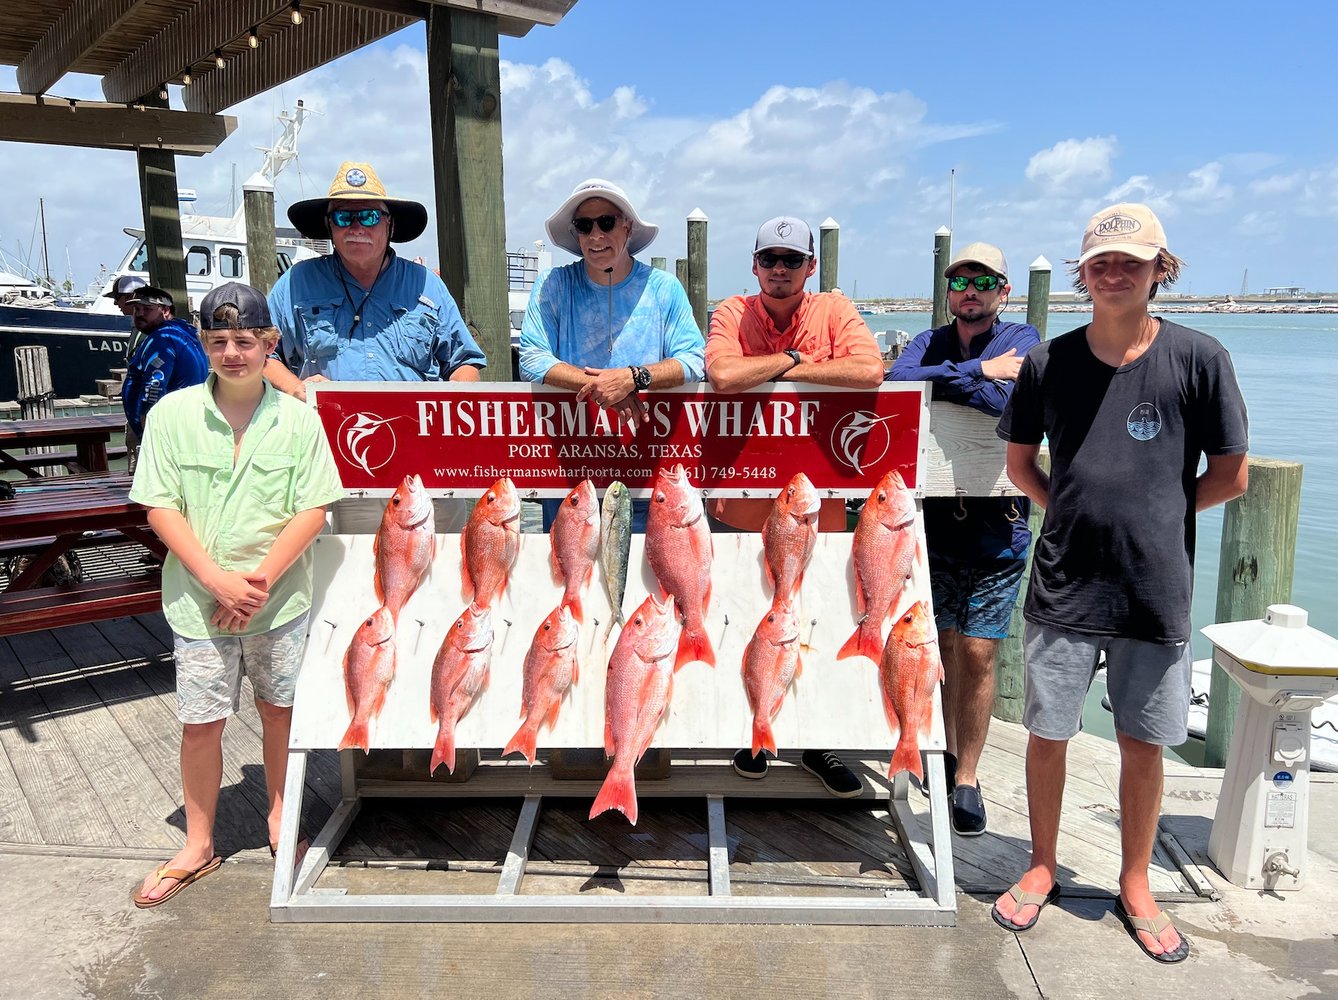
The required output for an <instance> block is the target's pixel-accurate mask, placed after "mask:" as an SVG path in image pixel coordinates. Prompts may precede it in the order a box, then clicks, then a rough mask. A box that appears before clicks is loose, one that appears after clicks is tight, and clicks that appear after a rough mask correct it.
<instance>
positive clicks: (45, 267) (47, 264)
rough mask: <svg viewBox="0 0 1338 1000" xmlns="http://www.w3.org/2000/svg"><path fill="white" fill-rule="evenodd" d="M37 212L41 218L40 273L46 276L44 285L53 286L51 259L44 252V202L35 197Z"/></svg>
mask: <svg viewBox="0 0 1338 1000" xmlns="http://www.w3.org/2000/svg"><path fill="white" fill-rule="evenodd" d="M37 214H38V216H39V217H40V218H41V220H42V273H43V274H44V275H45V276H46V287H47V288H54V287H55V286H54V285H52V284H51V259H50V258H49V257H48V256H47V252H46V203H45V202H44V201H43V200H42V199H41V198H38V199H37Z"/></svg>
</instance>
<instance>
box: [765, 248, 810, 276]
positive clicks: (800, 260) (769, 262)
mask: <svg viewBox="0 0 1338 1000" xmlns="http://www.w3.org/2000/svg"><path fill="white" fill-rule="evenodd" d="M753 256H754V257H755V258H757V262H758V263H759V264H761V265H762V267H764V268H767V269H770V268H773V267H775V266H776V265H777V264H778V263H779V264H784V265H785V266H786V267H787V268H789V269H790V270H791V271H797V270H799V269H800V268H801V267H803V266H804V264H805V263H807V261H808V257H807V256H805V255H804V254H802V253H767V252H766V251H763V252H762V253H757V254H753Z"/></svg>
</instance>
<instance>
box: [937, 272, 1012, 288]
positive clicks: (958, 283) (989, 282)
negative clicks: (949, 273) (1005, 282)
mask: <svg viewBox="0 0 1338 1000" xmlns="http://www.w3.org/2000/svg"><path fill="white" fill-rule="evenodd" d="M1000 281H1001V279H1000V278H999V276H998V275H997V274H977V275H976V276H975V277H974V278H968V277H967V276H966V275H964V274H958V275H955V276H953V277H951V278H949V279H948V288H949V289H951V290H952V291H954V292H964V291H966V289H967V287H968V286H969V285H975V286H976V291H978V292H992V291H994V290H995V289H996V288H998V287H999V284H1000Z"/></svg>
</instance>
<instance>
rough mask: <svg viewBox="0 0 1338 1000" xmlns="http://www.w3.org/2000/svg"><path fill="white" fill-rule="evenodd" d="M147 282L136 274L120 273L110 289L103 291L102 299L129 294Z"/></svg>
mask: <svg viewBox="0 0 1338 1000" xmlns="http://www.w3.org/2000/svg"><path fill="white" fill-rule="evenodd" d="M147 284H148V282H147V281H145V280H144V279H143V278H141V277H140V276H139V275H137V274H122V275H120V276H118V277H117V279H116V280H115V281H113V282H112V286H111V291H109V292H103V293H102V297H103V298H104V299H114V298H117V297H118V296H121V295H129V294H130V293H131V292H137V291H139V290H140V289H141V288H143V287H144V286H145V285H147Z"/></svg>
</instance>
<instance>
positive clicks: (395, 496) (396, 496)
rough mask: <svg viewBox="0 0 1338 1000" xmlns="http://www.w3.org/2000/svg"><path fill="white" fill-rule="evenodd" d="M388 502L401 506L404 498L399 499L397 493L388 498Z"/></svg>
mask: <svg viewBox="0 0 1338 1000" xmlns="http://www.w3.org/2000/svg"><path fill="white" fill-rule="evenodd" d="M390 502H391V503H393V504H401V503H403V502H404V498H403V497H401V496H400V495H399V494H398V493H397V494H395V495H394V496H393V497H391V498H390Z"/></svg>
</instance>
